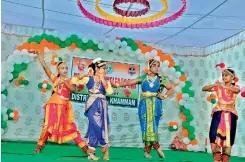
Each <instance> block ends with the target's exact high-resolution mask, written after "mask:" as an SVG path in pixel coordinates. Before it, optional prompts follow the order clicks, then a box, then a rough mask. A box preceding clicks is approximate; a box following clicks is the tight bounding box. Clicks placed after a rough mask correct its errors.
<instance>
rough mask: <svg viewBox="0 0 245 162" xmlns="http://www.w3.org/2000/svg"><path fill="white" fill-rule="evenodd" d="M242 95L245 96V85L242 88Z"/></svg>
mask: <svg viewBox="0 0 245 162" xmlns="http://www.w3.org/2000/svg"><path fill="white" fill-rule="evenodd" d="M241 96H242V97H244V98H245V87H242V88H241Z"/></svg>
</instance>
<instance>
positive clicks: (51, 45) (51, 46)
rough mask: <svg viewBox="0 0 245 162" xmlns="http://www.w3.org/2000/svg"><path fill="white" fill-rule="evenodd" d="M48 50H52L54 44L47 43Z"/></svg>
mask: <svg viewBox="0 0 245 162" xmlns="http://www.w3.org/2000/svg"><path fill="white" fill-rule="evenodd" d="M47 47H48V49H50V50H52V49H53V48H54V43H53V42H48V43H47Z"/></svg>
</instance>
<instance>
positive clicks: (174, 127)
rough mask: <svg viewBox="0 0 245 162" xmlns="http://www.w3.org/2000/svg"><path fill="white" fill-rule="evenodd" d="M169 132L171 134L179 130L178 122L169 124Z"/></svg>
mask: <svg viewBox="0 0 245 162" xmlns="http://www.w3.org/2000/svg"><path fill="white" fill-rule="evenodd" d="M168 130H169V131H170V132H173V131H177V130H178V123H177V122H169V123H168Z"/></svg>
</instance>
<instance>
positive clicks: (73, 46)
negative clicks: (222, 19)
mask: <svg viewBox="0 0 245 162" xmlns="http://www.w3.org/2000/svg"><path fill="white" fill-rule="evenodd" d="M119 39H120V38H119ZM69 47H70V48H72V49H74V48H77V46H76V43H75V42H72V44H71V45H70V46H69Z"/></svg>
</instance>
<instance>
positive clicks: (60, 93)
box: [35, 54, 89, 154]
mask: <svg viewBox="0 0 245 162" xmlns="http://www.w3.org/2000/svg"><path fill="white" fill-rule="evenodd" d="M38 58H39V61H40V63H41V65H42V67H43V68H44V71H45V72H46V74H47V76H48V77H49V78H50V80H51V81H52V82H53V84H54V85H53V94H52V96H51V97H50V98H49V100H48V101H47V102H46V104H45V106H44V111H45V115H44V124H43V128H42V132H41V135H40V137H39V139H38V143H37V147H36V149H35V152H36V153H39V152H41V150H42V149H43V148H44V145H45V143H46V141H47V140H48V138H49V139H50V141H52V142H57V143H59V144H62V143H65V142H67V141H70V140H74V141H75V143H76V144H77V145H78V146H79V147H80V148H81V149H82V150H83V152H84V153H86V154H87V153H88V151H89V149H88V145H87V143H86V142H85V141H84V140H83V139H82V138H81V135H80V133H79V131H78V129H77V127H76V125H75V122H74V114H73V110H72V105H71V102H70V101H69V98H70V93H71V92H73V91H75V86H74V85H72V84H71V80H70V79H69V78H67V72H68V66H67V64H66V63H65V62H59V63H58V64H57V66H56V70H57V72H58V75H57V76H55V75H54V74H53V73H52V72H51V71H50V70H49V68H48V66H47V65H46V63H45V61H44V59H43V54H39V55H38Z"/></svg>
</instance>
